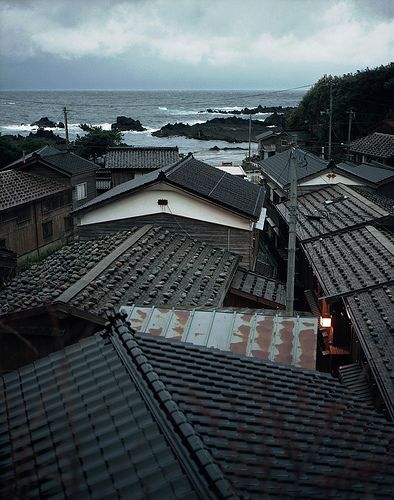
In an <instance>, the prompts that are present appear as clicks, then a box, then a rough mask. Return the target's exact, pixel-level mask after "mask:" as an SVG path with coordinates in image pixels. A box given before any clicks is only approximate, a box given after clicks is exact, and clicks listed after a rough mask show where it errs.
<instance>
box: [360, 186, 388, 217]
mask: <svg viewBox="0 0 394 500" xmlns="http://www.w3.org/2000/svg"><path fill="white" fill-rule="evenodd" d="M352 190H353V191H356V192H358V193H360V194H361V195H362V196H363V197H364V198H367V199H368V200H370V201H372V202H373V203H375V205H378V206H379V207H381V208H383V209H384V210H386V211H387V212H389V213H390V214H391V215H394V200H393V198H388V197H387V196H384V195H382V194H380V193H377V192H376V191H375V190H374V189H373V188H369V187H366V186H352Z"/></svg>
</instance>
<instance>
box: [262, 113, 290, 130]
mask: <svg viewBox="0 0 394 500" xmlns="http://www.w3.org/2000/svg"><path fill="white" fill-rule="evenodd" d="M264 125H270V126H272V125H275V126H276V127H282V128H284V127H285V117H284V115H283V114H281V115H279V114H278V113H277V112H276V111H275V113H273V114H272V115H270V116H267V118H266V119H265V120H264Z"/></svg>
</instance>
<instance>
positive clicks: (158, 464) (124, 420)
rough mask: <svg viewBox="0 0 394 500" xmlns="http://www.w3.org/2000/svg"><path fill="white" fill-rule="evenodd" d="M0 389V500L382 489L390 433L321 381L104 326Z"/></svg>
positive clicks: (367, 494) (389, 484)
mask: <svg viewBox="0 0 394 500" xmlns="http://www.w3.org/2000/svg"><path fill="white" fill-rule="evenodd" d="M2 384H3V388H4V394H5V400H4V401H5V404H4V405H2V406H1V408H0V415H1V418H2V422H3V423H4V424H5V425H4V432H3V434H2V439H3V443H4V444H5V446H3V450H2V451H3V477H5V478H6V481H5V482H4V483H3V485H2V487H3V488H8V490H7V489H6V490H4V489H3V492H2V493H3V496H4V492H5V493H6V494H7V493H10V492H11V493H12V494H13V495H14V496H15V495H16V494H17V493H18V494H19V495H20V493H21V488H22V491H28V492H29V493H31V494H32V496H36V497H38V496H51V495H52V496H55V495H58V496H59V497H60V498H65V497H67V498H69V497H70V496H73V497H75V496H76V495H78V494H79V495H80V496H82V497H87V498H95V497H102V496H105V495H107V496H110V497H115V496H120V497H123V498H128V497H130V496H132V498H146V497H147V496H150V497H152V498H153V497H155V496H157V498H163V497H164V498H165V497H167V498H193V497H194V496H195V491H196V490H195V489H194V488H193V487H192V486H191V483H192V480H193V479H194V481H193V485H194V486H195V487H197V488H198V489H199V497H200V498H206V497H207V495H205V496H204V495H203V494H202V488H204V484H207V485H208V486H209V490H208V492H209V491H210V492H211V493H213V492H215V493H214V494H213V496H212V497H213V498H230V497H231V498H235V497H242V498H245V497H248V498H261V496H262V494H264V495H265V496H267V495H269V496H273V497H277V498H289V497H291V498H312V497H313V498H321V497H322V496H324V497H325V498H327V497H333V498H334V497H335V498H353V497H354V498H371V497H373V498H375V497H382V498H391V497H392V495H393V492H394V477H393V474H392V470H393V467H394V454H393V453H392V452H393V448H392V446H393V440H394V427H393V425H392V424H390V423H389V422H387V421H386V420H385V419H383V418H382V417H381V416H379V415H378V414H376V413H375V411H374V410H373V409H372V407H370V406H368V405H366V404H365V403H362V402H361V401H360V400H359V399H358V398H357V397H356V396H354V395H353V394H352V393H350V392H349V391H348V390H347V389H346V387H343V386H341V385H340V384H339V383H338V381H337V380H335V379H333V378H332V377H331V376H330V375H327V374H321V373H318V372H315V371H309V370H301V369H297V368H294V367H289V366H284V365H281V364H277V363H270V362H264V361H259V360H255V359H251V358H245V357H238V356H234V355H232V354H229V353H222V352H219V351H215V350H208V349H206V348H203V347H198V346H193V345H190V344H184V343H177V342H170V341H168V340H166V339H161V338H155V337H152V336H148V335H144V334H136V335H135V336H133V335H131V334H130V332H129V331H128V330H127V329H125V328H124V327H122V328H119V327H116V328H114V327H113V329H112V333H110V335H109V337H108V338H103V337H101V336H100V335H96V336H93V337H90V338H88V339H85V340H83V341H82V342H80V343H78V344H75V345H73V346H70V347H68V348H66V349H65V350H63V351H59V352H57V353H54V354H52V355H50V356H49V357H47V358H43V359H41V360H39V361H37V362H35V363H34V364H33V365H29V366H27V367H24V368H22V369H20V370H18V371H16V372H12V373H9V374H7V375H5V376H4V377H2ZM180 464H181V466H180ZM193 464H194V468H193ZM70 474H73V475H72V478H73V480H72V481H70V480H69V478H70ZM23 488H24V489H23ZM214 488H216V490H214Z"/></svg>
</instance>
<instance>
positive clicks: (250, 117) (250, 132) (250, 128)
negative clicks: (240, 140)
mask: <svg viewBox="0 0 394 500" xmlns="http://www.w3.org/2000/svg"><path fill="white" fill-rule="evenodd" d="M251 138H252V115H249V163H250V156H251V150H250V141H251Z"/></svg>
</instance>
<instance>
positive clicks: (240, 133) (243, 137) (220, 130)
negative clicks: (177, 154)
mask: <svg viewBox="0 0 394 500" xmlns="http://www.w3.org/2000/svg"><path fill="white" fill-rule="evenodd" d="M251 129H252V130H251V131H252V134H251V140H252V141H253V142H256V141H255V137H256V135H259V134H261V133H263V132H266V131H267V130H268V127H267V126H265V125H264V123H263V122H262V121H258V120H252V121H251ZM152 135H153V136H156V137H173V136H183V137H188V138H189V139H200V140H205V141H215V140H218V141H226V142H231V143H234V142H247V141H249V120H245V119H243V118H237V117H229V118H214V119H213V120H208V121H207V122H205V123H196V124H194V125H187V124H184V123H174V124H171V123H168V124H167V125H164V127H162V128H161V129H160V130H156V131H155V132H152Z"/></svg>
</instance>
